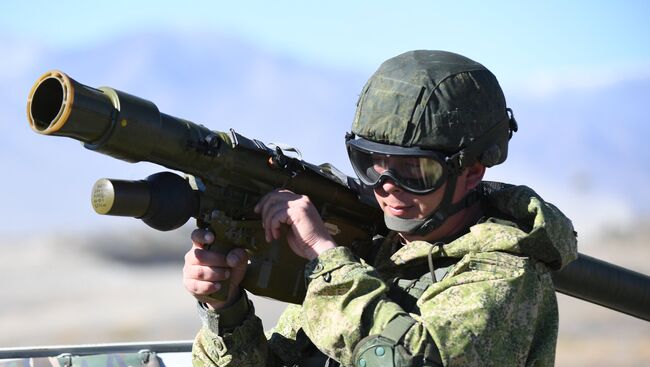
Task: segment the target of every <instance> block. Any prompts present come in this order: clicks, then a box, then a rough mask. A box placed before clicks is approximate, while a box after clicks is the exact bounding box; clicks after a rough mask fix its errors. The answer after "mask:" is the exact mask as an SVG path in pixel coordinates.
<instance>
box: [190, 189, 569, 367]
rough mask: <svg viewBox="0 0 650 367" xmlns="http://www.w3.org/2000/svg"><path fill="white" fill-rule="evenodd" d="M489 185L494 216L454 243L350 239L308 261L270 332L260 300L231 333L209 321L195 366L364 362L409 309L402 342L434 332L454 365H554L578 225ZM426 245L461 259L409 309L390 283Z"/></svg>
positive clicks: (413, 345) (420, 260)
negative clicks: (561, 297) (350, 244)
mask: <svg viewBox="0 0 650 367" xmlns="http://www.w3.org/2000/svg"><path fill="white" fill-rule="evenodd" d="M487 186H489V184H487V185H486V186H484V187H487ZM490 191H491V190H487V189H486V192H487V196H486V197H485V198H484V203H485V204H486V205H487V208H488V211H487V213H490V214H491V215H492V216H491V217H489V218H486V219H485V220H482V221H481V222H480V223H478V224H476V225H474V226H472V227H471V228H470V229H469V232H468V233H466V234H464V235H462V236H461V237H459V238H457V239H455V240H453V241H450V242H449V243H446V244H439V245H436V246H434V245H433V244H430V243H427V242H423V241H415V242H410V243H408V244H407V245H405V246H400V245H399V243H398V242H396V241H394V240H391V239H390V238H389V239H388V240H386V241H384V242H383V244H382V245H381V246H380V247H379V248H378V249H377V254H376V257H375V259H374V261H372V262H371V263H366V262H365V261H363V260H359V259H358V258H357V257H355V256H354V254H352V253H351V252H350V250H349V249H348V248H345V247H338V248H335V249H332V250H329V251H326V252H325V253H323V254H321V256H320V257H319V258H317V259H315V261H313V262H311V263H310V264H309V267H310V268H309V269H308V270H309V271H308V272H307V273H308V281H309V286H308V290H307V296H306V298H305V300H304V303H303V304H302V306H297V305H292V306H289V307H288V308H287V309H286V310H285V312H284V314H283V315H282V317H281V318H280V320H279V322H278V324H277V325H276V327H275V328H274V329H273V330H271V331H269V332H268V333H267V335H266V337H264V335H263V329H262V324H261V321H260V320H259V318H257V317H256V316H254V311H253V309H252V308H250V309H249V312H248V315H247V316H246V317H245V319H244V321H243V323H242V325H241V326H240V327H236V328H234V329H233V330H230V331H226V332H223V333H221V334H222V335H219V333H218V331H217V330H215V329H214V328H212V329H211V328H210V327H208V326H207V325H205V326H204V327H203V328H202V329H201V330H200V332H199V334H198V335H197V338H196V341H195V344H194V349H193V361H194V365H195V366H198V367H204V366H293V365H295V364H298V365H300V366H310V365H317V364H315V363H317V362H315V363H314V364H310V363H311V362H314V361H318V360H319V356H322V353H325V354H326V355H327V356H330V357H332V358H333V359H335V360H337V361H339V362H340V363H341V364H342V365H343V366H355V365H356V364H355V360H354V358H355V356H354V349H355V347H356V346H357V344H358V343H359V342H360V340H361V339H363V338H364V337H366V336H368V335H373V334H380V333H381V332H382V331H383V329H384V328H385V326H386V325H387V324H388V322H389V321H390V320H392V319H394V318H395V317H397V316H400V315H407V316H408V317H410V318H412V319H413V320H414V321H415V323H414V324H413V326H412V327H411V328H410V329H409V330H408V332H407V333H406V337H405V338H404V340H403V343H402V344H403V347H404V348H405V349H406V350H407V351H409V352H410V353H411V354H413V355H416V354H422V353H423V352H424V349H425V348H426V346H427V345H428V344H430V343H435V345H436V346H437V347H438V348H439V350H440V356H441V358H442V361H443V364H444V365H445V366H552V365H553V364H554V358H555V344H556V339H557V327H558V315H557V303H556V298H555V290H554V287H553V283H552V280H551V276H550V274H549V269H559V268H561V267H562V266H564V265H566V264H567V263H569V262H570V261H572V260H574V259H575V258H576V256H577V248H576V238H575V232H574V231H573V226H572V224H571V221H570V220H569V219H567V218H566V217H565V216H564V215H563V214H562V213H561V212H560V211H559V210H558V209H557V208H555V207H554V206H553V205H551V204H549V203H546V202H544V201H543V200H542V199H541V198H540V197H539V196H538V195H537V194H536V193H535V192H533V191H532V190H531V189H529V188H527V187H524V186H508V187H505V188H503V189H501V190H497V191H495V192H490ZM429 254H431V256H432V258H433V259H434V260H435V259H442V258H443V257H455V258H460V260H459V261H458V262H457V263H456V264H455V265H453V266H452V267H451V269H450V270H449V272H448V273H447V275H446V276H445V277H444V278H443V279H442V280H440V281H438V282H436V283H433V284H431V285H430V286H429V287H428V288H427V289H426V290H424V292H423V293H422V294H421V295H420V296H419V297H418V299H417V303H416V305H415V307H412V309H410V310H405V309H404V308H403V307H402V306H400V304H398V302H396V301H395V299H392V298H390V297H389V294H390V293H389V291H390V286H389V284H395V282H394V279H395V278H409V277H410V278H411V279H413V274H414V273H417V274H416V275H415V277H416V278H417V277H418V276H419V275H421V274H422V273H425V272H427V271H428V270H427V269H428V268H427V266H426V265H425V264H426V263H427V259H428V256H429ZM213 313H214V312H213ZM320 351H322V353H321V352H320ZM310 358H313V359H312V360H311V361H310ZM320 360H322V358H321V359H320ZM321 365H322V364H321Z"/></svg>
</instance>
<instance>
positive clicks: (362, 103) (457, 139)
mask: <svg viewBox="0 0 650 367" xmlns="http://www.w3.org/2000/svg"><path fill="white" fill-rule="evenodd" d="M493 127H494V128H495V129H497V131H495V132H494V135H493V136H492V137H490V138H489V139H488V140H489V141H488V142H485V143H483V142H481V144H480V145H481V146H480V147H475V148H476V149H477V150H479V153H487V155H485V156H484V157H478V156H477V157H474V158H480V160H481V162H482V163H483V164H484V165H485V166H487V167H490V166H493V165H496V164H499V163H502V162H503V161H505V160H506V157H507V153H508V140H509V139H510V133H511V130H516V123H515V122H514V120H511V119H510V116H509V115H508V111H507V108H506V100H505V97H504V95H503V91H502V90H501V86H499V82H498V81H497V79H496V77H495V76H494V74H492V72H490V71H489V70H488V69H487V68H485V67H484V66H483V65H481V64H479V63H478V62H476V61H473V60H471V59H469V58H467V57H464V56H462V55H458V54H455V53H452V52H446V51H430V50H417V51H409V52H406V53H403V54H401V55H398V56H395V57H393V58H391V59H388V60H386V61H385V62H384V63H383V64H381V66H380V67H379V69H377V71H376V72H375V73H374V74H373V75H372V76H371V77H370V79H369V80H368V82H367V83H366V85H365V86H364V88H363V90H362V92H361V95H360V96H359V101H358V102H357V110H356V113H355V117H354V121H353V123H352V132H353V133H354V134H356V135H357V136H360V137H362V138H364V139H367V140H370V141H373V142H376V143H382V144H388V145H393V146H401V147H413V146H417V147H421V148H425V149H432V150H437V151H442V152H448V153H455V152H458V151H460V150H461V149H466V148H467V147H468V146H469V145H471V144H476V142H477V139H478V138H479V137H481V136H484V135H486V133H487V132H488V131H489V130H490V129H491V128H493ZM470 143H471V144H470ZM488 155H489V156H488ZM481 158H482V159H481ZM469 163H470V164H471V163H473V162H469Z"/></svg>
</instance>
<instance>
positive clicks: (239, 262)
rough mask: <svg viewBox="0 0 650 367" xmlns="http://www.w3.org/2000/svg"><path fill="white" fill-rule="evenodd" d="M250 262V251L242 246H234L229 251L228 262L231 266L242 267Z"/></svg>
mask: <svg viewBox="0 0 650 367" xmlns="http://www.w3.org/2000/svg"><path fill="white" fill-rule="evenodd" d="M247 262H248V253H246V251H245V250H244V249H242V248H234V249H232V250H231V251H230V252H229V253H228V257H227V258H226V263H227V264H228V266H229V267H231V268H237V267H242V266H244V265H246V264H247Z"/></svg>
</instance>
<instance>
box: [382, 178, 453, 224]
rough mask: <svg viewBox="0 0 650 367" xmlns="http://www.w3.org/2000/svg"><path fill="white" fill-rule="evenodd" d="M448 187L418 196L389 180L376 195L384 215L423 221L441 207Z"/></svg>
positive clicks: (444, 186)
mask: <svg viewBox="0 0 650 367" xmlns="http://www.w3.org/2000/svg"><path fill="white" fill-rule="evenodd" d="M446 186H447V184H444V185H443V186H442V187H440V188H439V189H437V190H435V191H433V192H430V193H428V194H424V195H416V194H412V193H410V192H408V191H406V190H404V189H403V188H401V187H400V186H398V185H397V184H395V182H393V180H391V179H387V180H384V182H383V183H382V184H381V185H379V186H377V187H376V188H375V189H374V193H375V198H376V199H377V202H378V203H379V206H380V207H381V209H382V210H383V211H384V213H386V214H388V215H391V216H394V217H399V218H403V219H422V218H425V217H427V216H428V215H429V214H430V213H432V212H433V211H434V210H435V209H436V208H437V207H438V205H440V202H441V201H442V197H443V194H444V190H445V188H446Z"/></svg>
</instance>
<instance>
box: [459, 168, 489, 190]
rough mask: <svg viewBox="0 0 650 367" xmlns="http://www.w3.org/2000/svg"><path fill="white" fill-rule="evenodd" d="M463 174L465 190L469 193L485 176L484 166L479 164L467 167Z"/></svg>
mask: <svg viewBox="0 0 650 367" xmlns="http://www.w3.org/2000/svg"><path fill="white" fill-rule="evenodd" d="M463 174H464V175H465V190H467V191H470V190H473V189H475V188H476V186H478V184H479V183H481V181H482V180H483V176H485V166H484V165H482V164H481V163H479V162H476V163H474V164H473V165H471V166H469V167H467V168H466V169H465V170H464V171H463Z"/></svg>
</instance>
